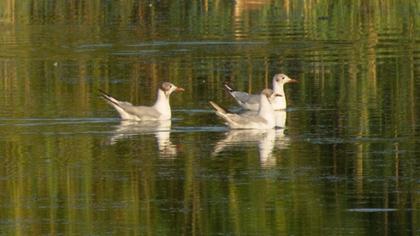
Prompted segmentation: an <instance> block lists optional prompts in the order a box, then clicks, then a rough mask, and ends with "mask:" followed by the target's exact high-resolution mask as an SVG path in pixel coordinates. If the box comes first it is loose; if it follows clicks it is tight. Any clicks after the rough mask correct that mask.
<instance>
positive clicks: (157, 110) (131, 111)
mask: <svg viewBox="0 0 420 236" xmlns="http://www.w3.org/2000/svg"><path fill="white" fill-rule="evenodd" d="M174 91H177V92H178V91H184V89H183V88H179V87H177V86H175V85H174V84H172V83H169V82H163V83H162V84H161V86H160V87H159V89H158V92H157V99H156V102H155V104H154V105H153V106H134V105H133V104H131V103H129V102H123V101H119V100H117V99H115V98H113V97H112V96H111V95H109V94H107V93H105V92H104V91H102V90H99V92H100V93H101V96H102V98H103V99H104V100H105V101H106V102H107V103H108V104H110V105H111V106H113V107H114V108H115V110H117V112H118V113H119V115H120V116H121V119H123V120H136V121H144V120H169V119H171V106H170V105H169V96H170V95H171V93H172V92H174Z"/></svg>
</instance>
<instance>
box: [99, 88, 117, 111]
mask: <svg viewBox="0 0 420 236" xmlns="http://www.w3.org/2000/svg"><path fill="white" fill-rule="evenodd" d="M98 92H99V93H100V95H101V98H103V99H104V100H105V101H106V102H107V103H109V104H110V105H113V106H117V107H120V104H119V101H118V100H117V99H115V98H113V97H112V96H111V95H109V94H108V93H106V92H105V91H103V90H102V89H98Z"/></svg>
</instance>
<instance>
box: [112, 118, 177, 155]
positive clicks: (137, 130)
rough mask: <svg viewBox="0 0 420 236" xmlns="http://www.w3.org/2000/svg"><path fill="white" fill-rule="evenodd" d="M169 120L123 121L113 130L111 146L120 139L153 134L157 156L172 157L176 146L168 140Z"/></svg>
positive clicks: (175, 152) (175, 151) (169, 133)
mask: <svg viewBox="0 0 420 236" xmlns="http://www.w3.org/2000/svg"><path fill="white" fill-rule="evenodd" d="M170 130H171V120H164V121H142V122H138V121H128V120H123V121H121V123H120V124H119V125H118V126H117V128H116V129H115V130H114V135H113V136H112V137H111V139H110V144H111V145H113V144H115V143H116V142H118V141H119V140H121V139H126V138H129V137H131V136H135V135H139V134H144V133H154V134H155V137H156V140H157V145H158V149H159V154H160V156H161V157H174V156H176V154H177V150H176V146H175V145H174V144H172V142H171V140H170V135H171V132H170Z"/></svg>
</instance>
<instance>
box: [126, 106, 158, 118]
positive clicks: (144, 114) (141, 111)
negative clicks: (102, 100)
mask: <svg viewBox="0 0 420 236" xmlns="http://www.w3.org/2000/svg"><path fill="white" fill-rule="evenodd" d="M118 105H119V106H120V107H121V109H123V110H124V111H125V112H127V113H128V114H130V115H133V116H137V117H139V118H140V119H158V118H159V117H160V115H161V114H160V112H158V111H157V110H156V109H154V108H153V107H146V106H133V105H132V104H131V103H129V102H120V103H119V104H118Z"/></svg>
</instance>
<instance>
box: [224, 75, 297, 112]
mask: <svg viewBox="0 0 420 236" xmlns="http://www.w3.org/2000/svg"><path fill="white" fill-rule="evenodd" d="M296 82H298V81H297V80H295V79H291V78H289V77H288V76H287V75H285V74H276V75H274V77H273V90H274V92H275V93H276V94H278V95H280V96H275V97H272V99H271V106H272V107H273V109H274V110H283V109H286V108H287V102H286V95H285V93H284V85H285V84H287V83H296ZM225 88H226V89H227V91H228V92H229V93H230V95H232V97H233V98H234V99H235V100H236V102H237V103H238V104H239V105H240V106H241V107H242V108H244V109H247V110H251V111H257V110H258V109H259V94H249V93H246V92H241V91H236V90H235V89H233V88H232V87H231V86H229V85H228V84H225Z"/></svg>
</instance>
